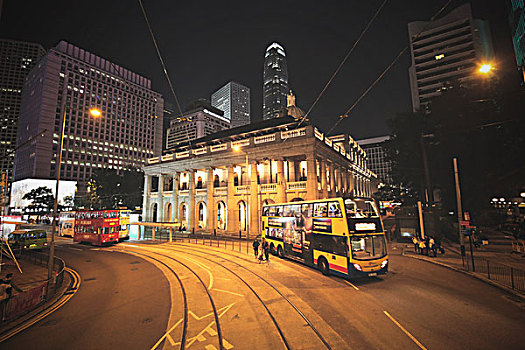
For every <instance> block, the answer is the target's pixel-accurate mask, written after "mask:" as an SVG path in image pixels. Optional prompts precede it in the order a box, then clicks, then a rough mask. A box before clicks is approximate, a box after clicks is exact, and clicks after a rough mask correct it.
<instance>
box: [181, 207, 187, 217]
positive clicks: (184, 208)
mask: <svg viewBox="0 0 525 350" xmlns="http://www.w3.org/2000/svg"><path fill="white" fill-rule="evenodd" d="M187 211H188V210H187V208H186V204H183V205H182V207H181V216H182V218H181V221H186V220H187V219H188V215H187V214H188V213H187Z"/></svg>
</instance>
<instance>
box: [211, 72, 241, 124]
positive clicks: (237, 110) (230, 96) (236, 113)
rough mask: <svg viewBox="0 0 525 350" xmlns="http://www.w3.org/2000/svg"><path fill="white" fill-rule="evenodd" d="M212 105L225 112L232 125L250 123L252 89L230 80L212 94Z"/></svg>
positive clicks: (225, 116)
mask: <svg viewBox="0 0 525 350" xmlns="http://www.w3.org/2000/svg"><path fill="white" fill-rule="evenodd" d="M211 105H212V106H213V107H215V108H218V109H220V110H221V111H223V112H224V118H226V119H228V120H229V121H230V124H231V127H232V128H235V127H237V126H242V125H246V124H250V89H249V88H248V87H246V86H244V85H241V84H239V83H236V82H234V81H230V82H229V83H228V84H226V85H224V86H223V87H221V88H220V89H219V90H217V91H215V92H214V93H213V94H212V95H211Z"/></svg>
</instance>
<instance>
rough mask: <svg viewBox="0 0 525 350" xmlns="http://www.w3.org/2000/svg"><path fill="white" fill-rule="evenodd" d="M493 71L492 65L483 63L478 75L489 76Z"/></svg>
mask: <svg viewBox="0 0 525 350" xmlns="http://www.w3.org/2000/svg"><path fill="white" fill-rule="evenodd" d="M493 69H494V67H493V66H492V64H490V63H483V64H481V65H480V66H479V69H478V73H481V74H489V73H490V72H491V71H492V70H493Z"/></svg>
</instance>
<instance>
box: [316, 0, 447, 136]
mask: <svg viewBox="0 0 525 350" xmlns="http://www.w3.org/2000/svg"><path fill="white" fill-rule="evenodd" d="M451 2H452V0H447V2H446V3H445V4H444V5H443V6H442V7H441V8H440V9H439V10H438V11H437V12H436V13H435V14H434V15H433V16H432V17H431V18H430V20H429V22H428V23H427V25H426V26H424V27H423V28H422V29H421V30H420V31H419V32H418V33H417V34H416V35H415V36H414V39H413V40H415V39H417V38H419V36H420V35H421V33H422V32H423V31H424V30H425V29H426V28H427V27H428V25H429V24H430V23H431V22H433V21H434V20H435V19H436V18H437V17H438V16H439V15H440V14H441V13H442V12H443V11H444V10H445V9H446V8H447V7H448V5H450V3H451ZM408 48H409V45H407V46H405V47H404V48H403V49H402V50H401V51H400V52H399V53H398V54H397V56H396V57H395V58H394V60H393V61H392V62H391V63H390V64H389V65H388V66H387V67H386V68H385V69H384V70H383V72H381V74H379V76H378V77H377V78H376V80H374V82H373V83H372V84H371V85H370V86H369V87H368V88H366V90H365V91H364V92H363V93H362V94H361V96H359V98H358V99H357V100H356V101H355V102H354V103H353V104H352V105H351V106H350V108H348V110H347V111H346V112H345V113H344V114H343V115H342V116H340V117H339V119H338V120H337V122H336V123H335V124H334V125H333V126H332V127H331V128H330V130H329V131H328V132H327V133H326V135H329V134H330V133H331V132H332V130H334V129H335V127H336V126H337V125H338V124H339V123H340V122H341V121H342V120H343V119H346V118H348V115H349V114H350V112H352V110H353V109H354V108H355V107H356V106H357V104H358V103H359V102H361V100H363V98H365V96H366V95H367V94H368V93H369V92H370V90H372V88H374V87H375V86H376V85H377V83H378V82H379V81H381V79H383V77H384V76H385V74H386V73H388V71H390V69H391V68H392V67H393V66H394V64H396V63H397V61H398V60H399V58H400V57H401V56H402V55H403V54H404V53H405V52H406V51H407V50H408Z"/></svg>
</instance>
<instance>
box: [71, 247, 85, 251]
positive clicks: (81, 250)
mask: <svg viewBox="0 0 525 350" xmlns="http://www.w3.org/2000/svg"><path fill="white" fill-rule="evenodd" d="M68 248H69V249H73V250H78V251H80V252H83V251H84V249H80V248H75V247H68Z"/></svg>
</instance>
